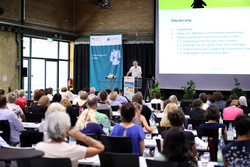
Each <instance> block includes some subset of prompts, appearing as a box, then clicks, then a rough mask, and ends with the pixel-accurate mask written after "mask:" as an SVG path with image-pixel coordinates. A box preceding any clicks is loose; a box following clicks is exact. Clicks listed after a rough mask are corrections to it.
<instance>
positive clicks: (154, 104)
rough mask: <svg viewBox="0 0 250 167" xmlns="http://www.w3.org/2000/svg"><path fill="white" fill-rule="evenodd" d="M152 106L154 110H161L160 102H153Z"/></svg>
mask: <svg viewBox="0 0 250 167" xmlns="http://www.w3.org/2000/svg"><path fill="white" fill-rule="evenodd" d="M151 106H152V108H153V109H154V110H161V104H160V103H151Z"/></svg>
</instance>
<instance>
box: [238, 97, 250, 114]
mask: <svg viewBox="0 0 250 167" xmlns="http://www.w3.org/2000/svg"><path fill="white" fill-rule="evenodd" d="M239 102H240V108H241V109H242V110H243V112H244V114H245V115H248V114H249V113H250V110H249V108H248V106H247V98H246V97H245V96H240V98H239Z"/></svg>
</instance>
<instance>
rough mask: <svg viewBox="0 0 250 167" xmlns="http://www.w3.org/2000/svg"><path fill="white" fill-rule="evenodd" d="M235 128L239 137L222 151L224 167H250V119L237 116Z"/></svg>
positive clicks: (244, 116)
mask: <svg viewBox="0 0 250 167" xmlns="http://www.w3.org/2000/svg"><path fill="white" fill-rule="evenodd" d="M234 126H235V129H236V133H237V136H238V137H237V140H236V141H234V142H231V143H229V144H228V145H226V146H225V147H223V149H222V154H223V160H224V166H250V117H249V116H246V115H239V116H237V117H236V118H235V122H234Z"/></svg>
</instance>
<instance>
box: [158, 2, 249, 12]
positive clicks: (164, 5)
mask: <svg viewBox="0 0 250 167" xmlns="http://www.w3.org/2000/svg"><path fill="white" fill-rule="evenodd" d="M194 1H198V2H200V3H201V2H202V1H203V2H205V4H206V6H205V5H204V3H203V5H202V6H204V8H224V7H249V6H250V0H159V9H160V10H166V9H192V8H193V7H191V5H192V4H193V2H194Z"/></svg>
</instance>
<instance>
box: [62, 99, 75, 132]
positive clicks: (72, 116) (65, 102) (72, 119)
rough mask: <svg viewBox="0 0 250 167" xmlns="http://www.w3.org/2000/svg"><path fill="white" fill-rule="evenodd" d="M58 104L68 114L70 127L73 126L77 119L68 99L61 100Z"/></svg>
mask: <svg viewBox="0 0 250 167" xmlns="http://www.w3.org/2000/svg"><path fill="white" fill-rule="evenodd" d="M60 104H61V105H63V106H64V107H65V108H66V112H67V113H68V114H69V117H70V122H71V127H73V126H75V124H76V121H77V118H76V113H75V111H74V108H73V107H72V104H71V102H70V101H69V100H68V99H63V100H62V101H61V102H60Z"/></svg>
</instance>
